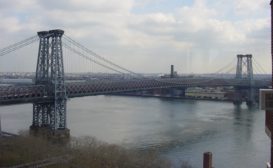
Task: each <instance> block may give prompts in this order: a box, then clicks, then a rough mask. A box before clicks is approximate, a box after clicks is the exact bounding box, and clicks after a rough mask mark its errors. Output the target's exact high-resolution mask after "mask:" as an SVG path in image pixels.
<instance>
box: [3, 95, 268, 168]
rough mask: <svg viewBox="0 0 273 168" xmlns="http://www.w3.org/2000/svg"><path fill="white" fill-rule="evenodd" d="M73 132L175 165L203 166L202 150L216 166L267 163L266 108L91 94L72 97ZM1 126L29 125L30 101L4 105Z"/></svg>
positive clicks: (244, 166)
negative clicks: (149, 151) (210, 154)
mask: <svg viewBox="0 0 273 168" xmlns="http://www.w3.org/2000/svg"><path fill="white" fill-rule="evenodd" d="M67 114H68V118H67V120H68V128H69V129H70V132H71V135H72V136H76V137H79V136H93V137H96V138H97V139H98V140H102V141H105V142H108V143H114V144H120V145H124V146H126V147H129V148H130V147H132V148H138V149H144V150H145V149H156V150H158V151H159V152H160V154H161V155H162V156H164V157H167V158H169V159H170V160H171V161H172V162H173V164H174V166H175V167H178V166H177V165H179V164H180V163H181V162H183V161H187V162H189V163H190V164H191V165H192V166H193V167H196V168H201V167H202V153H203V152H205V151H211V152H213V165H214V166H215V167H216V168H220V167H221V168H256V167H265V163H266V161H268V160H269V158H270V141H269V138H268V137H267V136H266V134H265V131H264V111H260V110H258V109H257V108H253V109H249V108H247V106H245V105H242V106H241V107H235V106H234V105H233V104H232V103H229V102H212V101H194V100H179V99H159V98H141V97H123V96H93V97H83V98H75V99H71V100H69V101H68V105H67ZM0 115H1V118H2V129H3V130H5V131H9V132H13V133H17V132H18V131H19V130H25V129H28V127H29V126H30V125H31V120H32V105H31V104H22V105H13V106H2V107H1V108H0Z"/></svg>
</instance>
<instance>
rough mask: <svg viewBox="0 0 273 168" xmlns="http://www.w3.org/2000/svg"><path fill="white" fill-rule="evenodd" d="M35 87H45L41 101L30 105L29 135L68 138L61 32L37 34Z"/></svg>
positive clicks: (52, 31) (53, 31) (51, 31)
mask: <svg viewBox="0 0 273 168" xmlns="http://www.w3.org/2000/svg"><path fill="white" fill-rule="evenodd" d="M37 34H38V36H39V39H40V43H39V51H38V59H37V67H36V77H35V84H36V85H44V86H45V96H44V98H45V99H44V100H42V101H36V102H34V103H33V121H32V125H31V127H30V128H31V132H32V133H34V134H37V133H39V134H41V133H42V134H46V135H49V136H52V135H53V136H57V137H69V130H68V129H67V127H66V100H67V96H66V89H65V83H64V65H63V51H62V35H63V34H64V31H63V30H58V29H57V30H50V31H41V32H38V33H37Z"/></svg>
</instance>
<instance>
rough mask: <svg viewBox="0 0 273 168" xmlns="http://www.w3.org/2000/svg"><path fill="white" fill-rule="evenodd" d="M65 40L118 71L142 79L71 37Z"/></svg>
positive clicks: (65, 37) (66, 37)
mask: <svg viewBox="0 0 273 168" xmlns="http://www.w3.org/2000/svg"><path fill="white" fill-rule="evenodd" d="M64 39H65V40H67V41H68V42H69V43H71V44H73V45H74V46H76V47H78V48H80V49H81V50H84V51H85V52H87V53H89V54H91V55H93V56H94V57H96V58H98V59H100V60H102V61H104V62H106V63H108V64H110V65H112V66H114V67H116V68H118V69H121V70H123V71H125V72H128V73H129V74H133V75H135V76H140V77H142V75H140V74H138V73H135V72H133V71H131V70H128V69H126V68H123V67H121V66H119V65H117V64H115V63H113V62H112V61H109V60H107V59H106V58H104V57H102V56H100V55H98V54H97V53H95V52H93V51H91V50H90V49H88V48H86V47H85V46H83V45H81V44H80V43H78V42H76V41H75V40H73V39H72V38H70V37H69V36H67V35H64Z"/></svg>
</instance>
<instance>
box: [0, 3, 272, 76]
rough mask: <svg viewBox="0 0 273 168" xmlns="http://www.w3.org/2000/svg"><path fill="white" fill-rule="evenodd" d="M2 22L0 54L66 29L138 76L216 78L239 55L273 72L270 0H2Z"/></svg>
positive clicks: (0, 26) (68, 33) (83, 42)
mask: <svg viewBox="0 0 273 168" xmlns="http://www.w3.org/2000/svg"><path fill="white" fill-rule="evenodd" d="M0 20H1V24H0V37H1V38H0V48H3V47H5V46H7V45H9V44H13V43H15V42H17V41H20V40H23V39H25V38H28V37H30V36H33V35H35V34H36V32H37V31H42V30H50V29H63V30H64V31H65V34H66V35H68V36H69V37H71V38H73V39H75V40H76V41H78V42H80V43H81V44H83V45H84V46H86V47H87V48H89V49H91V50H93V51H95V52H96V53H98V54H100V55H102V56H104V57H105V58H107V59H109V60H111V61H113V62H115V63H117V64H119V65H121V66H123V67H126V68H127V69H130V70H132V71H134V72H140V73H164V72H169V69H170V65H171V64H173V65H174V66H175V70H176V71H178V73H213V72H216V71H217V70H219V69H220V68H221V67H224V66H225V65H227V64H228V63H230V62H232V61H233V62H234V67H235V64H236V55H237V54H252V55H253V57H254V58H255V61H257V62H258V63H259V64H260V65H261V66H262V67H263V69H265V71H266V72H268V73H270V70H271V68H270V66H271V60H270V6H269V0H228V1H227V0H0ZM37 50H38V48H37ZM20 54H21V55H24V54H23V53H20ZM34 54H35V52H34ZM12 61H13V62H16V60H12ZM2 62H3V61H2ZM28 62H30V61H26V62H25V63H24V66H27V64H28ZM31 62H35V61H34V60H33V61H32V60H31ZM18 63H19V62H18ZM20 64H21V65H22V64H23V63H21V62H20Z"/></svg>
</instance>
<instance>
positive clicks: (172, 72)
mask: <svg viewBox="0 0 273 168" xmlns="http://www.w3.org/2000/svg"><path fill="white" fill-rule="evenodd" d="M170 77H171V78H173V77H174V66H173V65H171V75H170Z"/></svg>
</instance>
